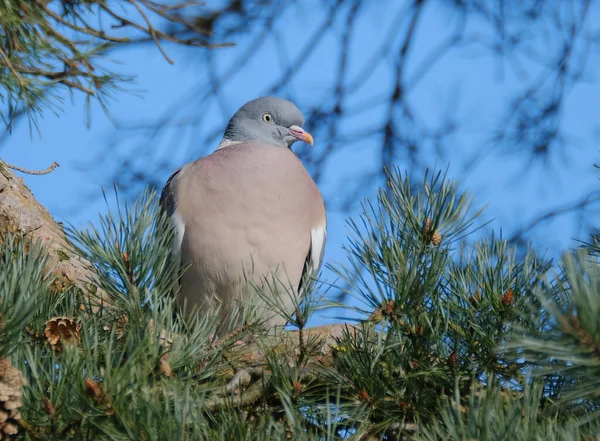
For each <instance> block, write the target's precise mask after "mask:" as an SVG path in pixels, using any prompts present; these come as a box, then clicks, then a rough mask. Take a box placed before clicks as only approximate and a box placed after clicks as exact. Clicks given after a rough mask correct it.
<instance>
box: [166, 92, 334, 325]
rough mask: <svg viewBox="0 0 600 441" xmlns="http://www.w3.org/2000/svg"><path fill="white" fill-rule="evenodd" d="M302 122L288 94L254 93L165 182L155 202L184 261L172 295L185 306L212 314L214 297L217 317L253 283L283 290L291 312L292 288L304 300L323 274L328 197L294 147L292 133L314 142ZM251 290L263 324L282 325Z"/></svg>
mask: <svg viewBox="0 0 600 441" xmlns="http://www.w3.org/2000/svg"><path fill="white" fill-rule="evenodd" d="M303 123H304V116H303V115H302V113H301V112H300V110H299V109H298V108H297V107H296V106H295V105H294V104H293V103H291V102H289V101H286V100H284V99H280V98H276V97H261V98H258V99H255V100H253V101H250V102H248V103H246V104H245V105H244V106H242V107H241V108H240V109H239V110H238V111H237V112H236V113H235V115H233V117H232V118H231V120H230V121H229V124H228V125H227V128H226V130H225V134H224V136H223V139H222V141H221V142H220V144H219V146H218V147H217V149H216V150H215V151H214V152H213V153H212V154H210V155H208V156H206V157H203V158H200V159H198V160H197V161H195V162H192V163H189V164H187V165H185V166H184V167H182V168H181V169H179V170H178V171H176V172H175V173H174V174H173V175H172V176H171V177H170V178H169V180H168V181H167V183H166V185H165V188H164V189H163V191H162V194H161V198H160V203H161V206H162V208H163V210H165V211H166V212H167V215H168V216H169V218H170V221H171V223H172V224H173V226H174V228H175V232H176V234H175V241H174V244H173V251H174V253H175V254H176V255H177V256H181V264H182V265H184V266H185V265H189V268H188V269H187V270H185V271H184V273H183V275H182V277H181V280H180V283H181V286H180V288H181V289H180V291H179V294H178V303H179V305H180V306H183V305H185V308H186V310H187V311H190V309H191V307H195V306H197V307H199V308H200V309H201V312H202V313H204V314H210V313H214V311H215V310H216V307H217V305H220V314H221V320H222V321H223V320H225V319H227V317H231V313H232V312H233V311H235V310H236V308H240V307H243V305H244V302H245V299H246V298H247V296H248V293H249V290H250V289H252V288H251V286H259V287H261V288H262V289H263V291H264V292H265V293H266V295H268V296H280V299H281V301H282V304H283V305H285V307H284V309H285V310H286V311H287V312H288V313H289V314H292V313H293V312H294V306H293V304H294V302H293V301H292V300H291V297H290V296H293V297H295V298H296V299H297V300H296V301H298V300H300V299H301V298H302V296H303V295H304V294H305V292H304V291H305V290H306V286H303V283H305V282H304V281H306V280H308V279H307V278H306V277H307V276H308V277H314V276H316V275H317V273H318V272H319V268H320V267H321V263H322V260H323V252H324V250H325V242H326V237H327V222H326V215H325V205H324V203H323V198H322V196H321V193H320V192H319V189H318V188H317V185H316V184H315V182H314V181H313V180H312V178H311V177H310V176H309V174H308V172H307V171H306V169H305V168H304V166H303V165H302V162H301V161H300V159H299V158H298V157H297V156H296V154H295V153H294V152H293V151H292V150H291V147H292V144H294V142H296V141H298V140H300V141H304V142H307V143H309V144H311V145H313V138H312V136H311V135H310V134H309V133H308V132H306V131H304V130H303V129H302V124H303ZM273 280H278V282H276V283H273ZM248 282H250V285H249V283H248ZM252 298H253V299H254V302H255V306H256V307H257V308H258V310H257V311H258V316H259V317H260V318H262V319H264V320H265V321H266V324H267V325H268V326H270V327H273V326H280V325H284V324H285V319H284V318H282V316H281V315H279V314H277V312H276V311H274V310H273V309H274V308H272V307H270V306H269V305H268V304H267V303H265V302H264V301H263V300H262V299H261V298H260V297H258V296H253V297H252ZM223 323H224V322H223ZM237 324H238V325H239V323H237Z"/></svg>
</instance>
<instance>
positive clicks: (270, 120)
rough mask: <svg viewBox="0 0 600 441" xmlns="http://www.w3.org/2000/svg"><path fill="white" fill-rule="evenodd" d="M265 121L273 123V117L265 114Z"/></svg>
mask: <svg viewBox="0 0 600 441" xmlns="http://www.w3.org/2000/svg"><path fill="white" fill-rule="evenodd" d="M263 121H264V122H268V123H270V122H273V117H272V116H271V114H270V113H263Z"/></svg>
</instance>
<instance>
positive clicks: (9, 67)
mask: <svg viewBox="0 0 600 441" xmlns="http://www.w3.org/2000/svg"><path fill="white" fill-rule="evenodd" d="M0 55H2V58H4V59H5V60H6V66H7V67H8V70H10V71H11V72H12V74H13V75H14V76H15V78H16V79H17V81H18V82H19V85H20V86H21V87H25V83H24V82H23V79H22V78H21V75H19V73H18V72H17V71H16V70H15V68H14V66H13V64H12V63H11V61H10V58H8V55H6V52H4V50H3V49H2V46H0Z"/></svg>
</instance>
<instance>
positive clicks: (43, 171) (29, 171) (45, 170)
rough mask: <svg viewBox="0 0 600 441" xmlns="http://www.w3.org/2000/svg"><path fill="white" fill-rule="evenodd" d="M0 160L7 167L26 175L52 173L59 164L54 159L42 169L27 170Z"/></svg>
mask: <svg viewBox="0 0 600 441" xmlns="http://www.w3.org/2000/svg"><path fill="white" fill-rule="evenodd" d="M0 162H2V163H3V164H4V165H6V166H7V167H8V168H10V169H12V170H16V171H20V172H21V173H25V174H28V175H47V174H48V173H52V172H53V171H54V169H55V168H56V167H60V164H59V163H58V162H56V161H54V162H53V163H52V164H51V165H50V167H48V168H46V169H44V170H29V169H27V168H23V167H19V166H18V165H12V164H9V163H8V162H4V161H2V160H0Z"/></svg>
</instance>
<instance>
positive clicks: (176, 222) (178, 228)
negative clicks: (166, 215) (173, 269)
mask: <svg viewBox="0 0 600 441" xmlns="http://www.w3.org/2000/svg"><path fill="white" fill-rule="evenodd" d="M170 220H171V224H172V225H173V228H174V229H175V237H174V238H173V248H172V249H171V251H172V252H173V254H175V255H176V256H178V255H179V253H180V252H181V243H182V242H183V235H184V234H185V224H184V223H183V219H182V218H181V216H180V215H179V213H177V211H175V212H174V213H173V215H172V216H171V219H170Z"/></svg>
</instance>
